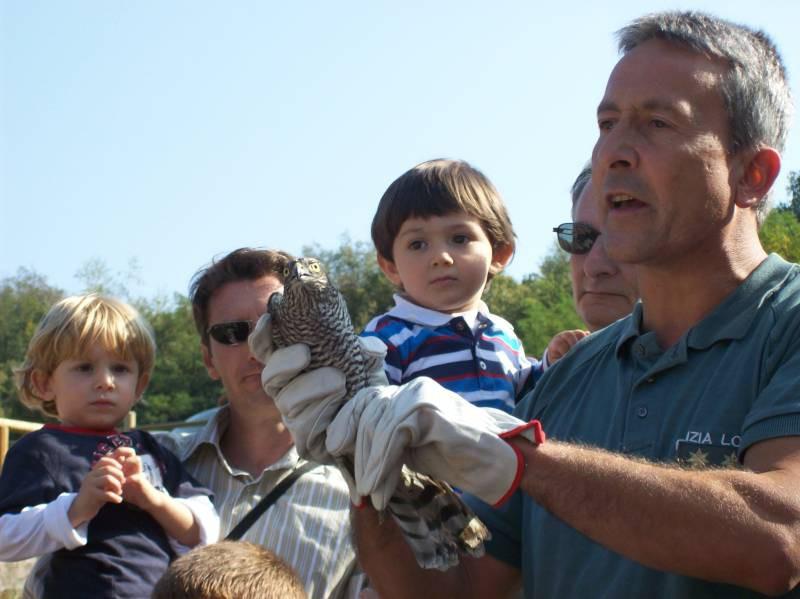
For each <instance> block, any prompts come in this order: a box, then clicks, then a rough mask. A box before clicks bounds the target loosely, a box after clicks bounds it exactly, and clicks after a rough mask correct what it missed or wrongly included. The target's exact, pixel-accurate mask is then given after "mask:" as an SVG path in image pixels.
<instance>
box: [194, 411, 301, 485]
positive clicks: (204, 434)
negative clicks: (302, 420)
mask: <svg viewBox="0 0 800 599" xmlns="http://www.w3.org/2000/svg"><path fill="white" fill-rule="evenodd" d="M229 423H230V407H229V406H222V407H221V408H220V409H219V410H217V411H216V413H215V414H214V415H213V416H212V417H211V418H209V419H208V422H206V423H205V424H204V425H203V426H202V427H200V428H199V430H198V431H197V432H196V433H195V434H193V435H189V437H188V441H187V442H186V445H184V446H183V449H182V451H181V460H182V461H185V460H187V459H188V458H189V457H190V456H191V455H192V454H194V452H195V451H197V449H198V448H199V447H200V446H201V445H209V446H211V447H213V448H214V450H215V451H216V453H217V456H218V457H219V459H220V460H221V461H222V463H223V464H225V465H226V466H227V464H228V461H227V460H226V459H225V455H224V454H223V453H222V447H221V446H220V441H221V439H222V434H223V433H224V432H225V431H226V430H227V428H228V425H229ZM299 461H300V455H299V454H298V453H297V448H296V447H295V446H294V445H292V446H291V447H290V448H289V449H288V451H287V452H286V453H285V454H283V456H281V458H279V459H278V460H276V461H275V462H273V463H272V464H270V465H269V466H267V467H266V468H264V470H265V471H267V470H283V469H287V468H294V467H296V466H297V465H298V462H299Z"/></svg>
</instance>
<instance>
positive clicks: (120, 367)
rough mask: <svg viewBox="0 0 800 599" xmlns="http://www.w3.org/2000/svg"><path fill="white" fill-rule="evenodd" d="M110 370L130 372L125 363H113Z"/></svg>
mask: <svg viewBox="0 0 800 599" xmlns="http://www.w3.org/2000/svg"><path fill="white" fill-rule="evenodd" d="M111 370H113V371H114V372H130V370H131V369H130V367H129V366H128V365H127V364H114V366H112V367H111Z"/></svg>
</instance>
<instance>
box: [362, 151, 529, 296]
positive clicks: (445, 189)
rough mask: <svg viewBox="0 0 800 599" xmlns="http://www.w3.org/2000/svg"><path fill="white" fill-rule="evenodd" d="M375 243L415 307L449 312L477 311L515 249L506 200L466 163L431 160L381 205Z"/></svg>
mask: <svg viewBox="0 0 800 599" xmlns="http://www.w3.org/2000/svg"><path fill="white" fill-rule="evenodd" d="M372 241H373V242H374V243H375V248H376V250H377V253H378V263H379V265H380V267H381V269H382V270H383V272H384V273H385V274H386V276H387V277H388V278H389V279H390V280H391V281H392V282H393V283H395V285H397V286H398V287H400V288H401V289H402V290H403V292H404V293H405V294H406V295H408V296H409V299H411V300H412V301H414V302H415V303H418V304H420V305H422V306H424V307H427V308H432V309H435V310H440V311H443V312H453V311H457V310H459V309H461V308H465V307H467V308H470V307H472V305H473V304H475V296H476V294H477V298H478V299H479V298H480V295H481V294H482V292H483V290H484V288H485V286H486V284H487V283H488V281H489V280H491V278H492V277H493V276H494V275H496V274H497V273H499V272H500V271H502V270H503V268H504V267H505V266H506V265H507V264H508V262H509V261H510V260H511V258H512V256H513V254H514V249H515V240H514V229H513V227H512V225H511V219H510V218H509V216H508V211H507V210H506V207H505V204H504V203H503V200H502V198H501V197H500V194H499V193H498V192H497V190H496V189H495V188H494V186H493V185H492V184H491V183H490V182H489V180H488V179H487V178H486V177H485V176H484V174H483V173H481V172H480V171H479V170H478V169H476V168H474V167H473V166H471V165H470V164H469V163H467V162H464V161H463V160H444V159H439V160H429V161H427V162H423V163H422V164H418V165H417V166H415V167H414V168H412V169H411V170H409V171H407V172H406V173H404V174H403V175H401V176H400V177H399V178H398V179H396V180H395V181H394V182H393V183H392V184H391V185H390V186H389V188H388V189H387V190H386V192H385V193H384V194H383V197H382V198H381V201H380V203H379V204H378V210H377V212H376V213H375V217H374V218H373V220H372ZM475 252H477V253H478V256H477V257H478V258H480V259H478V260H475V258H476V254H475ZM462 270H463V271H464V272H466V271H468V272H467V275H468V278H469V282H468V284H463V285H462V283H466V281H465V279H466V277H465V276H462ZM444 271H447V273H444ZM431 284H432V285H433V286H431ZM476 285H479V289H476V288H475V286H476ZM442 294H444V295H445V296H447V297H440V296H441V295H442ZM461 300H463V301H461Z"/></svg>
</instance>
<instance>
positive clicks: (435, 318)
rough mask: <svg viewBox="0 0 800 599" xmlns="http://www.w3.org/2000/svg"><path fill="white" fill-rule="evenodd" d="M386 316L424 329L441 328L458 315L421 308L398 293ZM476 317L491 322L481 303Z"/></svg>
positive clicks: (487, 309)
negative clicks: (392, 306)
mask: <svg viewBox="0 0 800 599" xmlns="http://www.w3.org/2000/svg"><path fill="white" fill-rule="evenodd" d="M387 314H388V315H389V316H394V317H395V318H400V319H401V320H405V321H407V322H410V323H413V324H418V325H421V326H424V327H441V326H444V325H446V324H447V323H448V322H450V321H451V320H453V318H456V317H458V316H459V315H458V314H448V313H447V312H439V311H437V310H431V309H430V308H423V307H422V306H420V305H418V304H415V303H414V302H412V301H410V300H408V299H406V298H405V297H403V296H402V295H400V294H399V293H395V294H394V308H392V309H391V310H389V311H388V312H387ZM478 316H479V317H480V318H481V320H486V321H489V322H491V318H489V308H487V307H486V304H485V303H484V302H483V301H481V302H480V303H479V304H478Z"/></svg>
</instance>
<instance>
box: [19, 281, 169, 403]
mask: <svg viewBox="0 0 800 599" xmlns="http://www.w3.org/2000/svg"><path fill="white" fill-rule="evenodd" d="M95 348H101V349H102V350H104V351H105V352H107V353H108V354H110V355H112V356H114V357H116V358H118V359H119V360H121V361H128V362H134V363H135V364H136V366H137V369H136V370H137V372H136V378H137V380H136V381H135V383H136V391H137V397H138V395H139V394H141V392H142V391H144V388H145V387H146V385H147V382H148V381H149V380H150V375H151V373H152V371H153V364H154V362H155V353H156V344H155V337H154V335H153V331H152V329H151V328H150V325H148V324H147V322H146V321H145V320H144V318H143V317H142V316H141V315H140V314H139V312H137V311H136V309H135V308H133V307H132V306H130V305H128V304H126V303H124V302H121V301H119V300H116V299H113V298H110V297H104V296H102V295H98V294H95V293H90V294H86V295H76V296H72V297H68V298H65V299H63V300H61V301H59V302H57V303H56V304H55V305H54V306H53V307H52V308H50V310H49V311H48V312H47V314H45V316H44V318H42V320H41V322H40V323H39V326H38V327H37V328H36V331H35V332H34V334H33V337H32V338H31V340H30V342H29V343H28V350H27V352H26V354H25V362H24V363H23V365H22V366H21V367H20V368H19V369H17V371H16V375H17V387H18V389H19V395H20V400H21V401H22V403H23V404H25V405H26V406H28V407H29V408H33V409H37V410H39V411H41V412H42V413H44V414H46V415H47V416H54V417H58V416H59V413H58V410H57V408H56V398H55V397H54V396H53V395H52V393H50V392H49V391H43V389H45V388H46V387H47V383H48V381H49V379H50V378H52V376H53V374H54V373H55V372H56V370H57V369H58V367H59V365H61V364H63V363H64V362H66V361H69V360H73V361H80V360H82V359H84V358H86V357H87V356H88V355H89V354H90V353H92V351H93V350H94V349H95ZM78 367H81V368H83V369H84V370H86V368H87V367H86V365H83V366H81V365H78V366H76V368H78ZM117 368H119V367H117Z"/></svg>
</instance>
